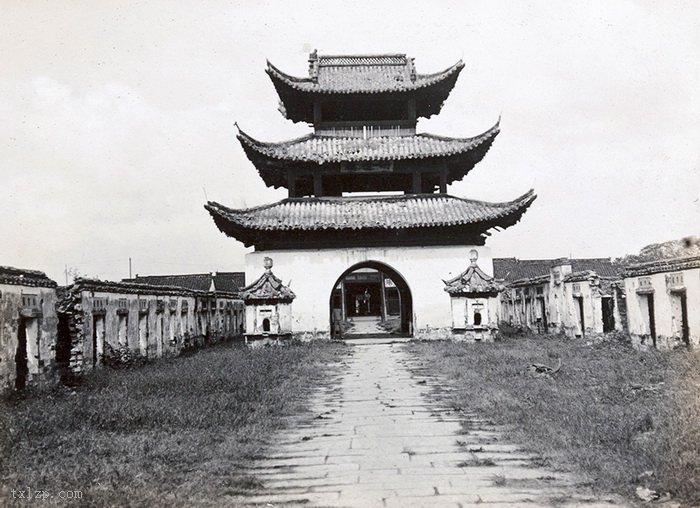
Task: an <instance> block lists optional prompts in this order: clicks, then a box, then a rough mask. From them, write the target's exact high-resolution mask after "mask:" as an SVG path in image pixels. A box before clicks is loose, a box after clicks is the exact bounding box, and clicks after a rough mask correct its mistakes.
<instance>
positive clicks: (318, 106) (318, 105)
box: [314, 99, 321, 128]
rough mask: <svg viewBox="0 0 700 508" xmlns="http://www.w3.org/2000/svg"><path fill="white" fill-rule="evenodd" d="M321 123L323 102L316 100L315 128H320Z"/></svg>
mask: <svg viewBox="0 0 700 508" xmlns="http://www.w3.org/2000/svg"><path fill="white" fill-rule="evenodd" d="M320 123H321V101H320V100H318V99H316V100H314V127H316V128H318V127H319V125H318V124H320Z"/></svg>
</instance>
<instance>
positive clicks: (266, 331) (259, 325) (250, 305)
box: [240, 257, 296, 341]
mask: <svg viewBox="0 0 700 508" xmlns="http://www.w3.org/2000/svg"><path fill="white" fill-rule="evenodd" d="M264 266H265V273H263V274H262V276H261V277H260V278H259V279H257V280H256V281H255V282H253V283H252V284H251V285H249V286H246V287H245V288H243V289H242V290H241V292H240V298H241V299H242V300H243V303H244V304H245V315H246V334H245V337H246V341H247V340H248V339H259V338H286V337H291V335H292V300H294V298H296V295H295V294H294V293H293V292H292V290H291V289H289V288H288V287H287V286H285V285H284V284H283V283H282V281H281V280H280V279H278V278H277V277H275V275H274V274H273V273H272V259H271V258H269V257H265V259H264Z"/></svg>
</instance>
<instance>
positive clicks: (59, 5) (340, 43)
mask: <svg viewBox="0 0 700 508" xmlns="http://www.w3.org/2000/svg"><path fill="white" fill-rule="evenodd" d="M0 3H2V4H4V5H2V6H0V8H1V9H2V16H1V17H0V97H2V99H1V100H0V170H1V171H2V183H1V186H0V238H1V240H0V264H2V265H12V266H19V267H24V268H35V269H40V270H44V271H46V272H47V273H48V274H49V275H50V276H51V277H53V278H55V279H56V280H57V281H58V282H59V283H63V282H64V276H63V270H64V266H65V265H68V266H69V267H74V268H77V269H78V270H80V272H81V273H83V274H87V275H89V276H100V277H102V278H106V279H120V278H122V277H126V276H128V258H129V257H131V258H132V259H133V269H134V273H139V274H160V273H186V272H208V271H213V270H220V271H224V270H226V271H228V270H241V269H242V268H243V255H244V253H245V252H246V249H244V248H243V246H242V245H241V244H239V243H238V242H237V241H236V240H234V239H232V238H227V237H225V236H224V235H223V234H221V233H219V231H218V230H217V228H216V226H215V225H214V223H213V221H212V220H211V218H210V217H209V215H208V213H207V212H206V211H205V210H204V209H203V204H204V203H205V201H206V198H205V195H206V196H207V197H208V199H210V200H216V201H219V202H220V203H223V204H226V205H228V206H232V207H243V206H251V205H257V204H263V203H269V202H273V201H277V200H279V199H281V198H283V197H285V193H284V192H283V191H281V190H277V191H275V190H273V189H268V188H266V187H265V185H264V184H263V183H262V181H261V179H260V178H259V176H258V174H257V171H256V170H255V169H254V167H253V165H252V164H251V163H250V162H249V161H248V160H247V158H246V157H245V155H244V153H243V150H242V149H241V147H240V144H239V143H238V141H237V140H236V138H235V132H236V131H235V128H234V126H233V124H234V122H235V121H238V123H239V124H240V125H241V126H242V128H243V129H245V130H246V131H247V132H249V133H250V134H251V135H253V136H254V137H256V138H258V139H262V140H267V141H278V140H284V139H289V138H293V137H296V136H299V135H302V134H305V133H306V132H308V127H307V126H306V125H303V124H293V123H291V122H290V121H288V120H285V119H284V118H283V117H282V116H281V115H280V113H279V112H278V111H277V96H276V95H275V92H274V88H273V86H272V84H271V82H270V80H269V78H268V77H267V75H266V74H265V72H264V69H265V60H266V59H269V60H270V61H272V62H273V63H275V64H276V65H277V66H278V67H280V68H281V69H283V70H285V71H287V72H289V73H292V74H295V75H300V76H301V75H305V74H306V72H307V65H308V64H307V57H308V53H309V51H310V50H313V49H314V48H318V50H319V52H320V53H321V54H324V53H326V54H337V53H386V52H392V53H407V54H408V55H409V56H413V57H415V60H416V66H417V69H418V72H421V73H430V72H436V71H438V70H442V69H444V68H446V67H448V66H450V65H452V64H453V63H454V62H456V61H457V60H459V59H460V58H462V59H463V60H464V62H465V64H466V68H465V69H464V70H463V71H462V73H461V76H460V78H459V80H458V81H457V84H456V86H455V89H454V90H453V92H452V94H451V95H450V97H449V99H448V100H447V102H446V103H445V106H444V108H443V110H442V113H441V114H440V115H439V116H438V117H433V118H432V119H430V120H425V119H423V120H420V122H419V124H418V129H419V131H424V132H432V133H436V134H442V135H447V136H460V137H461V136H464V137H467V136H473V135H476V134H479V133H481V132H483V131H485V130H486V129H488V128H489V127H491V126H492V125H493V124H494V123H495V122H496V120H497V119H498V116H499V115H500V114H502V115H503V118H502V122H501V128H502V132H501V134H500V135H499V136H498V138H497V139H496V142H495V143H494V145H493V146H492V148H491V150H490V151H489V153H488V154H487V156H486V157H485V158H484V160H483V161H482V162H481V163H479V164H478V165H477V166H476V168H475V169H474V170H473V171H472V172H471V173H470V174H469V175H468V176H467V177H466V178H465V179H464V180H463V181H462V182H458V183H455V184H454V185H451V186H450V187H449V188H448V192H449V193H450V194H452V195H455V196H461V197H469V198H474V199H482V200H492V201H507V200H511V199H513V198H515V197H517V196H519V195H521V194H523V193H524V192H526V191H527V190H528V189H529V188H531V187H534V188H535V190H536V191H537V194H538V196H539V197H538V199H537V201H535V203H534V204H533V206H532V207H531V208H530V210H529V211H528V212H527V213H526V214H525V215H524V217H523V219H522V220H521V222H520V223H519V224H517V225H515V226H513V227H512V228H510V229H508V230H506V231H503V232H500V233H494V235H493V237H492V238H491V239H490V241H489V245H490V246H491V247H492V248H493V252H494V255H495V256H517V257H522V258H532V257H559V256H568V255H573V256H574V257H589V256H619V255H622V254H625V253H632V252H636V251H638V250H639V248H640V247H642V246H644V245H646V244H649V243H653V242H659V241H663V240H667V239H674V238H678V237H681V236H684V235H688V234H697V233H698V232H699V231H698V229H699V227H698V224H700V201H699V196H700V176H699V170H698V168H699V162H700V64H699V63H698V62H699V61H700V58H699V57H698V55H700V2H698V1H687V2H681V1H663V2H661V1H648V2H646V1H618V0H616V1H610V0H605V1H598V2H591V1H588V0H586V1H580V2H563V1H549V0H548V1H536V2H527V1H520V0H517V1H516V0H513V1H509V2H494V1H492V0H487V1H483V2H479V1H476V2H475V1H459V2H458V1H450V2H448V1H428V0H423V1H420V2H414V3H411V2H405V1H398V2H388V1H381V0H373V1H369V2H367V1H359V2H357V1H356V2H336V1H329V0H322V1H304V2H301V1H295V2H260V1H252V0H250V1H239V2H223V1H222V2H217V1H206V2H201V1H193V2H185V1H182V0H178V1H170V2H163V1H150V0H149V1H143V2H124V1H119V2H116V1H115V2H109V1H100V2H94V1H92V0H90V1H84V2H80V1H72V2H38V1H23V2H15V1H11V0H5V1H3V2H0Z"/></svg>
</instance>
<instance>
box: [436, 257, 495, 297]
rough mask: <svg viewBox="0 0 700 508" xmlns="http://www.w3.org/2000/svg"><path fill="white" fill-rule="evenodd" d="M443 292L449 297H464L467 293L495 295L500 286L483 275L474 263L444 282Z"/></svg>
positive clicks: (491, 278) (492, 279) (489, 277)
mask: <svg viewBox="0 0 700 508" xmlns="http://www.w3.org/2000/svg"><path fill="white" fill-rule="evenodd" d="M443 282H444V283H445V288H444V289H445V291H447V292H448V293H449V294H451V295H455V296H456V295H464V294H469V293H477V294H485V295H491V294H493V295H495V294H496V293H498V292H499V291H500V290H501V289H502V286H501V285H500V284H498V283H496V281H495V280H494V278H493V277H491V276H489V275H487V274H486V273H484V271H483V270H482V269H481V268H479V266H478V265H477V264H476V263H473V264H472V265H470V266H469V268H467V269H466V270H465V271H464V272H463V273H461V274H460V275H458V276H457V277H454V278H452V279H450V280H444V281H443Z"/></svg>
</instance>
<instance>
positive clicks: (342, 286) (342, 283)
mask: <svg viewBox="0 0 700 508" xmlns="http://www.w3.org/2000/svg"><path fill="white" fill-rule="evenodd" d="M340 297H341V298H342V300H343V301H342V304H341V305H342V309H343V321H345V320H347V319H348V309H347V308H346V305H345V279H344V278H343V280H341V281H340Z"/></svg>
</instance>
